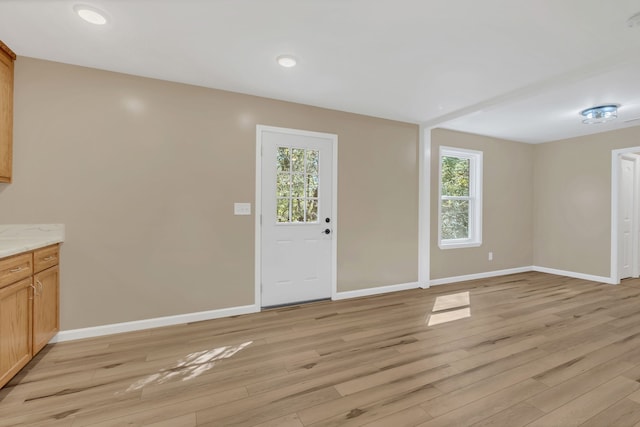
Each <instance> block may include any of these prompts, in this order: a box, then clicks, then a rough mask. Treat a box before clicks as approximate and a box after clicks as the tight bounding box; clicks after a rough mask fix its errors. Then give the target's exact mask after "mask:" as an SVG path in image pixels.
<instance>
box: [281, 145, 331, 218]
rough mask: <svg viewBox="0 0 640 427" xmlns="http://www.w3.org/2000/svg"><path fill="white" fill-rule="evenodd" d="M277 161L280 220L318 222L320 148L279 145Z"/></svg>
mask: <svg viewBox="0 0 640 427" xmlns="http://www.w3.org/2000/svg"><path fill="white" fill-rule="evenodd" d="M276 161H277V171H278V173H277V178H276V179H277V183H276V199H277V203H276V205H277V206H276V210H277V215H276V220H277V222H278V223H301V222H302V223H304V222H307V223H317V222H318V193H319V177H318V171H319V168H320V153H319V151H318V150H307V149H305V148H294V147H278V153H277V159H276Z"/></svg>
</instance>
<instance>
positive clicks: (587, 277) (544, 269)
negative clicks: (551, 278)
mask: <svg viewBox="0 0 640 427" xmlns="http://www.w3.org/2000/svg"><path fill="white" fill-rule="evenodd" d="M531 269H532V270H533V271H539V272H540V273H549V274H556V275H558V276H567V277H574V278H576V279H584V280H591V281H592V282H602V283H608V284H610V285H615V284H616V283H615V282H614V281H613V279H611V277H605V276H594V275H592V274H584V273H576V272H575V271H566V270H556V269H555V268H547V267H538V266H536V265H534V266H533V267H531Z"/></svg>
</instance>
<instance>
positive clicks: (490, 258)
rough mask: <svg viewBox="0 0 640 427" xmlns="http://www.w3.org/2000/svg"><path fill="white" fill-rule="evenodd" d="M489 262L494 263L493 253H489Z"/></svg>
mask: <svg viewBox="0 0 640 427" xmlns="http://www.w3.org/2000/svg"><path fill="white" fill-rule="evenodd" d="M489 261H493V252H489Z"/></svg>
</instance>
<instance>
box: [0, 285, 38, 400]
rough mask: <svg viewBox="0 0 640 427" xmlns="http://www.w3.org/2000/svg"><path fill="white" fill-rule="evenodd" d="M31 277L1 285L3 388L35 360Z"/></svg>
mask: <svg viewBox="0 0 640 427" xmlns="http://www.w3.org/2000/svg"><path fill="white" fill-rule="evenodd" d="M31 299H32V290H31V278H28V279H25V280H22V281H20V282H18V283H14V284H13V285H10V286H5V287H4V288H0V387H2V386H3V385H5V384H6V383H7V382H9V380H10V379H11V377H13V376H14V375H15V374H16V373H17V372H18V371H19V370H20V369H22V367H24V365H26V364H27V363H28V362H29V360H31V354H32V353H31V338H32V335H31V333H32V332H31V309H32V305H31V302H32V301H31Z"/></svg>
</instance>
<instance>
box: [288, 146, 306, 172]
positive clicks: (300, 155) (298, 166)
mask: <svg viewBox="0 0 640 427" xmlns="http://www.w3.org/2000/svg"><path fill="white" fill-rule="evenodd" d="M304 152H305V150H304V148H293V149H291V170H292V171H293V172H304Z"/></svg>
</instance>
